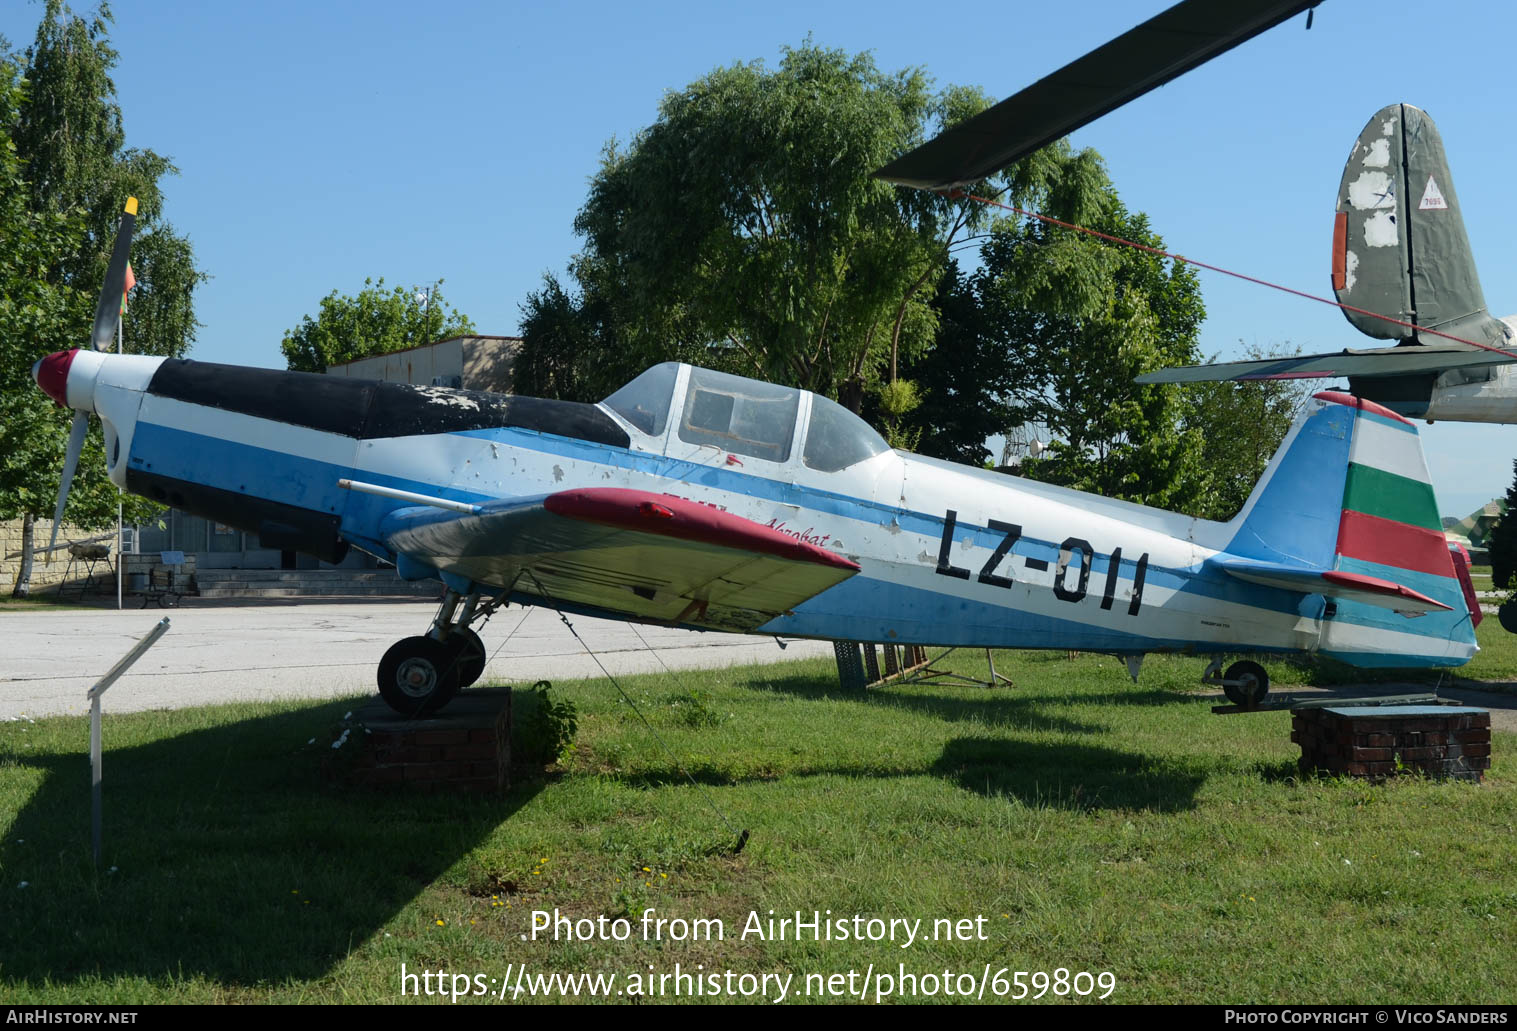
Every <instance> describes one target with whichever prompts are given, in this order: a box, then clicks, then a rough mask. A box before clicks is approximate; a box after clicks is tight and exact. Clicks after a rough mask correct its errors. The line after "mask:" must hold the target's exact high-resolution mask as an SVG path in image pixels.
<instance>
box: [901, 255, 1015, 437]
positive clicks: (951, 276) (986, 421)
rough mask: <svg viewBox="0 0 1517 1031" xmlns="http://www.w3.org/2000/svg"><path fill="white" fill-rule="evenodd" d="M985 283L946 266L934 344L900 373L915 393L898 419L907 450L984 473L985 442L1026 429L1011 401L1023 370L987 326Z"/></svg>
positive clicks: (938, 299) (936, 300)
mask: <svg viewBox="0 0 1517 1031" xmlns="http://www.w3.org/2000/svg"><path fill="white" fill-rule="evenodd" d="M984 282H985V277H984V276H983V274H981V273H978V272H977V273H975V274H974V275H965V274H964V273H963V272H962V271H961V270H960V268H959V265H958V262H957V261H950V262H949V265H948V268H947V269H946V270H945V272H944V273H943V278H942V281H941V282H940V283H939V286H938V290H937V294H936V296H935V297H934V298H933V302H932V303H933V308H934V312H935V315H936V318H937V324H938V332H937V337H936V339H935V341H934V342H933V345H932V347H930V348H927V349H925V350H923V351H921V352H920V353H918V354H915V355H912V356H910V357H908V358H907V359H906V360H905V361H904V362H903V364H902V367H901V371H902V374H903V375H904V376H906V377H908V378H909V381H910V382H912V383H914V384H916V386H917V389H918V392H919V393H918V397H919V401H920V403H919V404H918V405H916V406H915V407H914V408H912V409H911V410H910V411H908V412H907V413H905V414H904V415H903V416H902V418H901V424H902V433H903V435H905V436H907V437H908V438H914V445H915V446H914V447H913V448H912V449H911V450H914V451H919V452H920V453H922V454H924V455H931V456H933V457H934V458H944V459H947V460H949V461H952V462H963V463H965V464H966V465H984V464H985V463H986V462H987V461H988V460H990V459H992V458H993V457H994V455H992V454H991V451H990V449H989V448H988V447H987V446H986V444H985V442H986V440H987V439H989V438H990V437H993V436H995V435H996V434H999V433H1004V432H1006V431H1007V430H1008V429H1010V428H1011V427H1013V426H1016V425H1019V424H1020V423H1022V422H1024V421H1026V420H1025V414H1026V413H1025V412H1024V411H1023V410H1022V409H1021V408H1019V407H1018V405H1017V404H1016V403H1015V401H1014V398H1015V396H1016V393H1017V380H1016V377H1017V374H1018V371H1019V366H1020V363H1019V362H1018V360H1017V358H1016V355H1015V354H1014V352H1013V351H1012V350H1011V349H1010V348H1008V347H1006V346H1005V345H1004V344H1003V343H1002V342H1001V341H1000V340H999V339H997V337H996V335H995V334H994V332H993V331H992V327H991V325H990V323H989V320H988V319H987V318H986V306H985V304H984V303H983V301H982V298H981V295H980V291H981V289H982V287H983V285H984Z"/></svg>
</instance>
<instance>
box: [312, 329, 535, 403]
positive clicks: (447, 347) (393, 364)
mask: <svg viewBox="0 0 1517 1031" xmlns="http://www.w3.org/2000/svg"><path fill="white" fill-rule="evenodd" d="M520 352H521V337H502V336H463V337H449V338H448V339H446V340H439V341H437V342H436V343H435V344H422V345H420V346H418V347H408V348H406V349H405V350H404V351H391V352H390V353H389V354H377V355H375V356H374V357H372V358H359V359H358V360H357V361H351V362H344V363H343V364H341V365H331V366H328V367H327V375H328V376H352V377H354V378H356V379H379V380H384V381H385V382H386V383H414V384H416V385H417V386H419V387H429V386H430V387H459V388H462V389H464V390H488V391H490V392H491V393H494V394H510V393H513V392H514V391H513V390H512V389H511V385H512V384H511V374H512V371H513V370H514V368H515V366H516V356H517V355H518V354H519V353H520Z"/></svg>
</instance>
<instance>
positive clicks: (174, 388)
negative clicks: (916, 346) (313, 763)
mask: <svg viewBox="0 0 1517 1031" xmlns="http://www.w3.org/2000/svg"><path fill="white" fill-rule="evenodd" d="M1316 2H1317V0H1238V2H1237V3H1233V4H1229V5H1226V6H1225V7H1223V6H1222V5H1217V4H1214V3H1211V2H1209V0H1184V2H1182V3H1180V4H1178V5H1176V6H1175V7H1173V8H1171V9H1170V10H1169V11H1166V12H1164V13H1163V14H1161V15H1159V16H1158V17H1156V18H1153V19H1151V20H1150V21H1148V22H1145V23H1144V24H1143V25H1140V26H1138V27H1137V28H1136V29H1134V30H1132V31H1130V32H1129V33H1127V34H1126V35H1124V36H1123V37H1120V38H1119V39H1118V40H1115V41H1113V42H1112V43H1111V44H1108V45H1107V46H1105V47H1103V48H1101V49H1100V50H1098V51H1096V52H1095V53H1094V54H1092V55H1089V56H1088V57H1087V58H1082V59H1080V60H1079V61H1076V62H1075V63H1074V64H1072V65H1070V66H1069V67H1068V68H1066V69H1064V70H1063V71H1061V72H1058V73H1055V74H1054V75H1052V76H1049V77H1048V78H1047V79H1045V80H1043V81H1042V82H1040V83H1038V84H1036V85H1035V86H1033V87H1030V88H1029V89H1028V90H1026V91H1024V92H1023V93H1022V94H1018V95H1016V96H1014V97H1012V98H1009V99H1008V100H1006V101H1003V102H1002V103H1001V104H998V105H996V106H995V107H994V108H991V109H990V110H989V111H987V112H985V114H983V115H981V116H980V117H979V118H977V119H971V120H970V121H969V122H966V123H964V124H962V125H960V126H959V127H957V128H956V129H954V130H952V131H950V132H949V133H945V134H943V136H940V137H939V138H938V139H937V140H934V141H931V142H929V143H928V144H925V145H924V146H923V147H921V148H919V150H918V151H915V152H913V153H912V154H909V155H906V156H905V157H903V158H902V159H900V160H899V161H898V162H895V163H892V165H891V166H888V167H887V168H886V169H883V170H882V171H881V172H880V173H879V174H880V175H882V176H883V177H885V178H889V179H892V180H894V181H897V182H901V183H906V184H912V185H917V186H923V187H926V188H929V189H947V188H954V187H955V186H956V185H957V184H962V183H966V182H972V181H974V180H976V179H978V178H980V177H982V176H983V175H986V174H988V173H989V172H991V171H993V170H994V169H996V168H999V167H1002V166H1003V165H1004V164H1005V163H1006V162H1008V161H1011V160H1014V159H1015V158H1016V157H1018V156H1020V154H1022V153H1026V152H1027V150H1028V149H1030V148H1031V149H1035V148H1036V147H1037V146H1039V145H1041V144H1042V143H1044V142H1047V140H1048V139H1051V138H1054V137H1056V136H1058V135H1062V134H1063V133H1064V132H1067V131H1069V130H1070V129H1071V128H1073V127H1075V126H1076V125H1078V124H1083V121H1081V120H1082V119H1083V120H1084V121H1088V120H1089V119H1090V118H1092V117H1095V116H1097V115H1098V114H1099V113H1101V112H1102V111H1104V110H1109V109H1110V107H1111V106H1114V104H1115V103H1119V102H1121V101H1122V100H1124V99H1127V98H1129V97H1131V96H1134V95H1137V93H1140V92H1142V91H1143V90H1146V89H1149V88H1152V87H1153V86H1155V85H1158V84H1160V83H1162V82H1164V81H1168V79H1170V78H1173V77H1174V75H1177V74H1180V73H1181V72H1183V71H1184V70H1185V69H1186V68H1188V67H1192V66H1194V64H1196V63H1199V62H1200V61H1202V60H1205V59H1207V58H1208V57H1210V56H1213V55H1215V54H1216V53H1220V52H1222V51H1223V50H1225V49H1227V48H1228V47H1230V46H1233V45H1236V44H1237V43H1239V42H1241V41H1243V40H1245V39H1247V38H1250V37H1251V36H1252V35H1254V34H1257V33H1258V32H1261V31H1264V30H1265V29H1267V28H1268V27H1269V26H1271V25H1273V24H1277V23H1278V22H1280V21H1281V20H1283V19H1285V18H1287V17H1290V16H1292V15H1293V14H1295V13H1299V12H1300V11H1302V10H1306V9H1308V8H1310V7H1312V6H1314V5H1315V3H1316ZM1102 72H1104V73H1107V79H1104V80H1103V79H1102V78H1101V76H1100V75H1099V74H1096V73H1102ZM1102 83H1104V85H1102ZM1060 98H1063V101H1064V102H1066V106H1068V102H1070V98H1074V100H1075V101H1078V103H1075V104H1074V109H1073V110H1072V111H1070V112H1068V113H1067V117H1064V116H1062V115H1061V117H1064V120H1063V121H1062V122H1058V123H1057V124H1055V122H1051V121H1049V120H1048V118H1046V117H1044V116H1045V115H1046V114H1047V113H1048V111H1049V110H1051V108H1050V105H1049V103H1048V101H1050V99H1052V100H1059V99H1060ZM1013 130H1014V131H1013ZM1050 134H1052V135H1050ZM1012 137H1015V138H1012ZM1045 137H1046V138H1045ZM134 207H135V204H134V202H129V204H128V214H127V215H126V216H125V217H124V218H123V220H122V232H121V234H120V235H119V236H118V239H117V244H116V249H115V251H114V253H113V255H112V260H111V264H110V268H109V271H108V274H107V278H106V284H105V287H104V289H103V290H102V293H101V299H100V304H99V307H98V308H97V317H96V325H95V330H94V342H95V345H96V350H73V351H62V352H58V353H55V354H52V355H50V356H48V357H46V358H43V359H41V360H39V361H38V362H37V364H36V365H35V366H34V368H33V376H34V378H35V379H36V382H37V384H38V386H39V387H40V388H41V389H42V390H43V391H45V392H46V393H47V394H48V396H50V397H52V398H53V399H54V400H55V401H57V402H58V403H59V404H60V405H64V406H66V407H69V408H72V409H73V410H74V412H75V417H74V429H73V433H72V434H71V437H70V443H69V452H68V455H67V458H66V460H65V463H64V475H63V482H62V484H61V485H60V490H59V500H58V508H57V516H56V517H55V519H54V524H55V526H56V524H57V522H58V521H59V518H61V514H62V510H63V506H64V503H65V500H66V498H67V492H68V486H69V479H70V477H71V475H72V471H73V469H74V466H75V465H76V463H77V460H78V456H79V452H80V449H81V447H82V445H83V440H84V433H85V429H86V427H87V420H88V418H89V416H90V415H92V414H93V415H95V416H98V417H99V419H100V420H101V422H102V424H103V426H104V436H105V450H106V456H107V464H108V470H109V474H110V477H111V479H112V480H113V481H114V482H115V483H116V484H117V485H118V486H120V487H122V488H123V489H125V490H128V491H131V492H133V493H136V494H141V495H143V496H146V497H149V498H153V499H155V500H157V501H161V502H164V503H165V504H171V505H173V506H175V507H177V508H180V509H183V510H185V511H189V512H192V513H195V514H197V515H202V516H205V517H207V518H211V519H214V520H216V521H218V522H222V523H226V524H228V525H232V526H236V527H239V528H242V529H245V530H248V531H251V532H255V533H257V534H259V535H260V537H261V538H262V541H263V543H264V545H265V546H267V547H277V548H281V549H293V550H300V551H304V552H306V553H308V554H311V555H315V556H317V557H319V558H322V559H326V560H328V561H336V560H338V559H340V558H341V557H342V556H343V555H344V554H345V553H346V552H347V551H348V549H350V548H358V549H360V550H363V551H366V552H368V553H370V554H373V555H376V556H379V557H380V558H382V559H386V560H388V561H390V562H393V563H394V564H395V566H396V568H397V570H398V571H399V574H400V575H401V576H403V577H406V578H408V579H424V578H435V579H437V580H440V581H441V582H442V583H443V584H444V585H445V586H446V588H447V591H446V594H445V596H444V599H443V602H442V605H441V607H440V608H439V611H438V613H437V616H436V618H435V619H434V620H433V622H432V625H431V627H430V628H429V629H428V630H427V631H426V632H425V633H424V634H421V635H418V636H415V637H408V638H405V639H404V640H402V641H399V642H397V643H396V644H395V645H394V646H392V647H391V648H390V649H389V651H387V652H386V653H385V655H384V657H383V659H382V660H381V661H380V663H379V670H378V683H379V690H380V693H381V694H382V695H383V696H384V698H385V700H386V701H387V702H389V704H390V705H391V706H393V707H394V708H395V709H397V710H398V711H400V712H402V713H406V714H416V715H420V714H423V713H428V712H433V711H436V710H437V709H439V708H440V707H442V706H443V705H445V704H446V703H447V701H448V700H449V699H450V698H451V697H452V696H453V695H454V694H455V693H456V692H457V691H458V689H459V688H460V687H461V686H466V685H468V684H469V683H471V682H472V681H473V680H474V679H475V678H477V677H478V676H479V675H480V673H481V672H482V671H483V669H484V663H485V653H484V649H483V646H482V644H481V642H480V641H479V638H478V636H477V635H476V634H475V632H474V631H473V630H472V629H470V626H471V624H472V623H473V622H474V621H475V620H476V619H478V618H479V617H480V616H481V614H483V613H486V612H489V611H491V610H493V608H495V607H496V606H499V605H501V604H504V603H506V602H508V601H511V600H515V601H519V602H527V603H544V604H548V605H551V606H554V607H558V608H562V609H565V610H573V611H583V612H590V613H595V614H602V615H612V616H616V617H622V618H626V619H633V620H647V621H657V622H661V623H668V624H673V625H678V626H686V627H693V628H699V629H705V630H720V631H730V632H737V633H761V634H783V635H788V636H797V637H812V638H821V639H829V640H850V641H866V642H884V643H888V644H920V645H966V646H976V647H993V648H1057V649H1080V650H1085V651H1096V652H1108V653H1112V654H1116V655H1121V656H1124V657H1126V658H1127V659H1128V667H1129V670H1130V671H1131V672H1132V673H1133V675H1134V676H1136V674H1137V669H1138V666H1139V663H1140V662H1141V658H1142V656H1143V655H1144V654H1145V653H1147V652H1153V651H1171V652H1174V651H1178V652H1190V653H1195V654H1199V655H1206V656H1213V657H1217V656H1222V655H1227V654H1238V653H1257V652H1275V653H1301V652H1306V653H1317V654H1322V655H1328V656H1333V657H1335V658H1338V659H1342V660H1344V661H1346V662H1349V663H1352V664H1354V665H1358V666H1371V667H1373V666H1400V667H1428V666H1444V665H1460V664H1463V663H1464V662H1466V661H1468V660H1469V658H1470V657H1471V656H1472V655H1473V654H1474V652H1475V651H1476V645H1475V632H1474V631H1475V626H1476V624H1477V623H1478V621H1479V618H1480V610H1479V606H1478V604H1477V603H1476V600H1475V595H1474V591H1473V588H1472V586H1471V583H1470V578H1469V574H1468V569H1467V567H1466V566H1465V565H1464V563H1462V562H1456V561H1455V559H1454V557H1453V555H1452V554H1451V552H1450V550H1449V547H1448V545H1447V543H1446V541H1445V539H1444V537H1443V534H1442V532H1441V529H1440V524H1439V518H1438V511H1437V506H1436V503H1435V501H1434V498H1433V492H1432V488H1431V486H1430V484H1429V479H1428V474H1427V467H1426V464H1425V462H1424V460H1423V457H1422V449H1421V445H1420V442H1419V440H1418V436H1417V431H1416V427H1415V426H1414V425H1413V424H1412V423H1410V422H1409V421H1408V420H1406V419H1405V418H1404V417H1402V416H1400V415H1398V414H1396V413H1395V412H1393V411H1391V410H1390V409H1388V408H1385V407H1382V406H1380V405H1378V404H1375V403H1374V402H1369V401H1364V400H1360V399H1358V398H1355V397H1352V396H1350V395H1348V394H1341V393H1331V392H1328V393H1322V394H1318V395H1317V396H1316V397H1315V398H1314V399H1313V400H1312V401H1311V402H1309V403H1308V404H1307V405H1306V407H1305V408H1304V409H1303V411H1302V412H1301V414H1300V416H1299V418H1298V419H1297V421H1296V423H1295V425H1294V426H1293V428H1292V429H1291V431H1290V432H1289V434H1288V435H1287V437H1286V439H1285V441H1284V443H1283V444H1282V445H1281V447H1280V450H1279V452H1278V453H1277V454H1276V455H1275V458H1274V460H1273V461H1272V462H1271V463H1270V465H1269V467H1268V468H1267V469H1266V471H1265V474H1264V477H1263V478H1262V479H1261V481H1260V482H1259V484H1258V485H1257V486H1256V488H1255V489H1254V492H1253V495H1252V496H1251V497H1250V499H1249V500H1248V502H1247V504H1246V505H1245V506H1244V507H1243V509H1242V511H1241V512H1240V513H1239V514H1238V515H1237V516H1236V517H1235V518H1233V519H1232V520H1230V521H1228V522H1213V521H1208V520H1204V519H1196V518H1192V517H1188V516H1184V515H1180V514H1176V513H1171V512H1164V511H1160V510H1158V509H1153V508H1146V507H1143V506H1140V505H1135V504H1130V503H1127V502H1123V501H1115V500H1111V499H1107V498H1102V497H1097V496H1094V495H1090V494H1083V493H1080V492H1077V491H1072V490H1067V489H1063V488H1059V487H1053V486H1049V485H1046V484H1041V483H1036V482H1033V481H1029V480H1023V479H1020V478H1017V477H1013V476H1005V475H1002V474H999V473H993V472H989V471H986V470H983V469H974V468H969V467H965V466H958V465H953V464H951V463H947V462H941V461H938V460H935V459H930V458H924V457H921V456H918V455H911V454H904V453H902V452H899V451H895V450H892V449H891V448H890V447H889V446H888V445H887V444H886V443H885V441H884V440H882V439H881V438H880V436H879V435H878V434H877V433H875V432H874V430H872V429H871V428H870V427H869V426H868V424H866V423H865V422H864V421H863V420H861V419H860V418H859V417H858V416H856V415H854V414H853V413H851V412H849V411H848V410H847V409H845V408H843V407H841V406H840V405H838V404H836V403H835V402H833V401H830V400H828V399H827V398H825V397H821V396H817V395H814V394H811V393H809V392H807V391H804V390H798V389H794V388H790V387H783V386H776V385H773V384H769V383H762V382H759V381H756V380H751V379H745V378H743V377H740V376H734V375H730V374H727V373H722V372H715V371H712V370H709V369H701V368H695V367H692V366H688V365H681V364H675V363H667V364H663V365H658V366H655V367H653V368H651V369H649V370H647V371H646V372H644V373H643V374H642V375H641V376H639V377H637V378H636V379H634V380H633V381H632V382H631V383H628V384H627V385H626V386H624V387H622V388H621V389H620V390H618V391H616V392H615V393H614V394H612V395H611V396H610V397H608V398H606V399H605V400H604V401H602V402H601V403H599V404H594V405H588V404H578V403H571V402H562V401H548V400H541V399H536V398H528V397H516V396H507V395H498V394H488V393H479V392H473V391H467V390H454V389H446V388H441V387H417V386H411V385H406V384H396V383H382V382H365V381H360V380H352V379H344V378H337V377H327V376H320V375H312V374H307V373H298V372H279V371H274V370H268V369H250V368H239V367H235V366H227V365H215V364H209V363H204V362H194V361H184V360H178V359H165V358H157V357H142V356H133V355H110V354H101V353H98V351H99V350H100V349H102V348H106V347H109V345H110V340H111V338H112V337H113V336H114V333H115V321H116V320H117V319H119V317H120V316H119V312H120V306H119V298H120V295H121V288H122V284H123V281H124V276H125V270H126V248H127V247H129V246H130V237H131V230H132V226H133V219H132V215H133V214H134ZM1213 667H1214V668H1220V664H1219V663H1218V662H1215V661H1214V663H1213ZM1209 682H1211V683H1220V684H1221V685H1222V686H1223V688H1224V689H1225V690H1226V692H1227V693H1228V695H1229V696H1230V697H1232V698H1233V699H1234V700H1235V701H1237V702H1239V703H1240V704H1243V705H1245V706H1247V705H1253V704H1256V703H1257V702H1258V701H1260V700H1261V699H1262V698H1263V697H1264V694H1265V692H1266V691H1267V690H1268V677H1267V676H1266V674H1265V671H1264V669H1263V668H1262V667H1260V666H1259V665H1258V664H1257V663H1255V662H1252V661H1249V660H1244V661H1240V662H1237V663H1234V664H1233V665H1232V666H1231V667H1230V668H1229V669H1228V670H1227V672H1226V673H1225V674H1223V675H1222V676H1221V677H1220V678H1213V679H1211V680H1210V681H1209Z"/></svg>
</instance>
